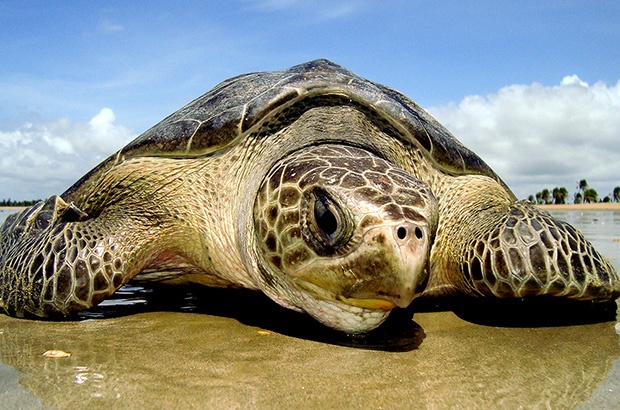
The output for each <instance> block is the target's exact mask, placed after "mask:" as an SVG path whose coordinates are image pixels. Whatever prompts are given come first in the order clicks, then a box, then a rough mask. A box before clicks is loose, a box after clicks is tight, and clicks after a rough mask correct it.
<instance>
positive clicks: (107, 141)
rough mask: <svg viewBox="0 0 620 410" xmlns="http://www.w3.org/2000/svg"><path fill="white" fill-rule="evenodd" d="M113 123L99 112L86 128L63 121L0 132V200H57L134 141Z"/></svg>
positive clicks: (109, 116) (110, 116)
mask: <svg viewBox="0 0 620 410" xmlns="http://www.w3.org/2000/svg"><path fill="white" fill-rule="evenodd" d="M114 120H115V116H114V112H113V111H112V110H111V109H110V108H103V109H101V111H100V112H99V113H98V114H97V115H96V116H94V117H93V118H92V119H91V120H90V121H89V122H86V123H74V122H71V121H70V120H68V119H64V118H61V119H56V120H50V121H36V122H26V123H23V124H22V125H21V126H19V127H18V128H17V129H14V130H10V131H0V198H9V197H10V198H12V199H17V200H21V199H35V198H44V197H47V196H49V195H52V194H61V193H62V192H63V191H64V190H65V189H66V188H68V187H69V186H70V185H71V184H72V183H73V182H75V181H76V180H77V179H78V178H79V177H80V176H82V175H83V174H84V173H85V172H87V171H88V170H89V169H91V168H92V167H93V166H95V165H96V164H97V163H99V162H100V161H102V160H103V159H104V158H106V157H107V156H109V155H110V154H112V153H113V152H115V151H116V150H118V149H119V148H121V147H123V146H124V145H125V144H127V143H128V142H129V141H131V140H132V139H133V138H134V137H135V135H134V134H133V132H132V131H131V130H130V129H129V128H127V127H124V126H122V125H116V124H114Z"/></svg>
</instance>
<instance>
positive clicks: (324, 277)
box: [254, 145, 437, 333]
mask: <svg viewBox="0 0 620 410" xmlns="http://www.w3.org/2000/svg"><path fill="white" fill-rule="evenodd" d="M254 221H255V224H256V229H255V232H256V234H257V237H256V243H257V246H256V250H257V253H258V261H259V271H260V276H261V279H260V281H261V283H262V284H263V288H264V289H263V290H264V291H265V293H267V294H268V295H269V296H270V297H271V298H272V299H274V300H275V301H277V302H278V303H280V304H282V305H284V306H286V307H289V308H293V309H296V310H301V311H305V312H307V313H309V314H310V315H312V316H313V317H315V318H316V319H317V320H319V321H320V322H322V323H324V324H326V325H328V326H330V327H333V328H336V329H339V330H343V331H345V332H349V333H357V332H365V331H368V330H371V329H373V328H375V327H377V326H379V325H380V324H381V323H382V322H383V320H385V318H386V317H387V315H388V314H389V312H390V310H391V309H392V308H394V307H396V306H399V307H406V306H408V305H409V303H410V302H411V301H412V300H413V298H414V297H415V296H416V295H417V294H419V293H420V292H421V290H422V289H423V288H424V286H425V284H426V281H427V277H428V276H427V275H428V269H427V261H428V256H429V251H430V247H431V244H432V240H433V237H434V233H435V228H436V225H437V203H436V200H435V198H434V197H433V195H432V193H431V191H430V189H429V187H428V186H427V185H426V184H424V183H422V182H421V181H419V180H418V179H416V178H414V177H413V176H411V175H409V174H407V173H405V172H404V171H402V170H400V169H398V168H395V167H394V166H392V165H391V164H390V163H388V162H387V161H384V160H383V159H381V158H378V157H376V156H374V155H373V154H371V153H369V152H367V151H365V150H361V149H358V148H352V147H347V146H338V145H321V146H317V147H311V148H306V149H304V150H301V151H299V152H297V153H294V154H292V155H290V156H288V157H286V158H284V159H283V160H281V161H280V162H278V163H277V164H276V165H275V166H274V167H273V168H272V169H271V170H270V172H269V173H268V174H267V176H266V177H265V179H264V180H263V182H262V185H261V187H260V189H259V193H258V196H257V199H256V202H255V205H254Z"/></svg>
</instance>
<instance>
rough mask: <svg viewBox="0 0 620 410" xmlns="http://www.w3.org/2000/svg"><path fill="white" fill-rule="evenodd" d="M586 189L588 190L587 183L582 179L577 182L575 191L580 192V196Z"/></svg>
mask: <svg viewBox="0 0 620 410" xmlns="http://www.w3.org/2000/svg"><path fill="white" fill-rule="evenodd" d="M586 189H588V181H586V180H585V179H582V180H581V181H579V182H577V191H581V193H582V194H585V193H586Z"/></svg>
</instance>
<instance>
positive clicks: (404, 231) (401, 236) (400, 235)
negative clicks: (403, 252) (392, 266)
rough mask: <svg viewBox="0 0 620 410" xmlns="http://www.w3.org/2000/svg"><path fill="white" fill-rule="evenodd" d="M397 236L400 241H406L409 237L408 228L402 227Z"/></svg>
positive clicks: (397, 231)
mask: <svg viewBox="0 0 620 410" xmlns="http://www.w3.org/2000/svg"><path fill="white" fill-rule="evenodd" d="M396 236H398V239H400V240H401V241H402V240H403V239H405V238H406V237H407V228H405V227H403V226H400V227H399V228H398V229H397V230H396Z"/></svg>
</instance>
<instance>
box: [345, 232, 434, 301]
mask: <svg viewBox="0 0 620 410" xmlns="http://www.w3.org/2000/svg"><path fill="white" fill-rule="evenodd" d="M364 243H365V244H367V246H369V247H376V246H378V247H380V248H381V249H383V252H384V255H385V257H386V260H389V261H390V263H389V264H388V266H389V269H380V267H379V266H377V267H376V268H375V267H374V266H373V265H372V264H371V265H370V266H369V269H370V272H369V274H372V277H373V279H372V280H371V281H370V282H369V285H370V286H368V288H367V289H364V290H362V289H360V290H359V291H357V292H355V293H354V294H353V295H352V296H353V297H354V298H355V299H358V300H364V299H368V298H376V297H379V300H384V301H386V302H391V303H393V304H394V305H395V306H398V307H401V308H405V307H407V306H409V304H410V303H411V301H412V300H413V299H414V298H415V297H416V296H417V295H418V293H419V292H421V291H422V289H423V288H424V286H425V284H426V281H427V276H428V271H427V270H426V263H427V261H428V255H429V249H430V238H429V230H428V228H427V227H426V226H424V225H420V224H416V223H413V222H402V223H399V224H396V225H392V226H381V227H374V228H371V229H369V230H368V231H366V233H365V234H364ZM373 268H375V269H373ZM372 295H374V296H372ZM350 304H355V303H350Z"/></svg>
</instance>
